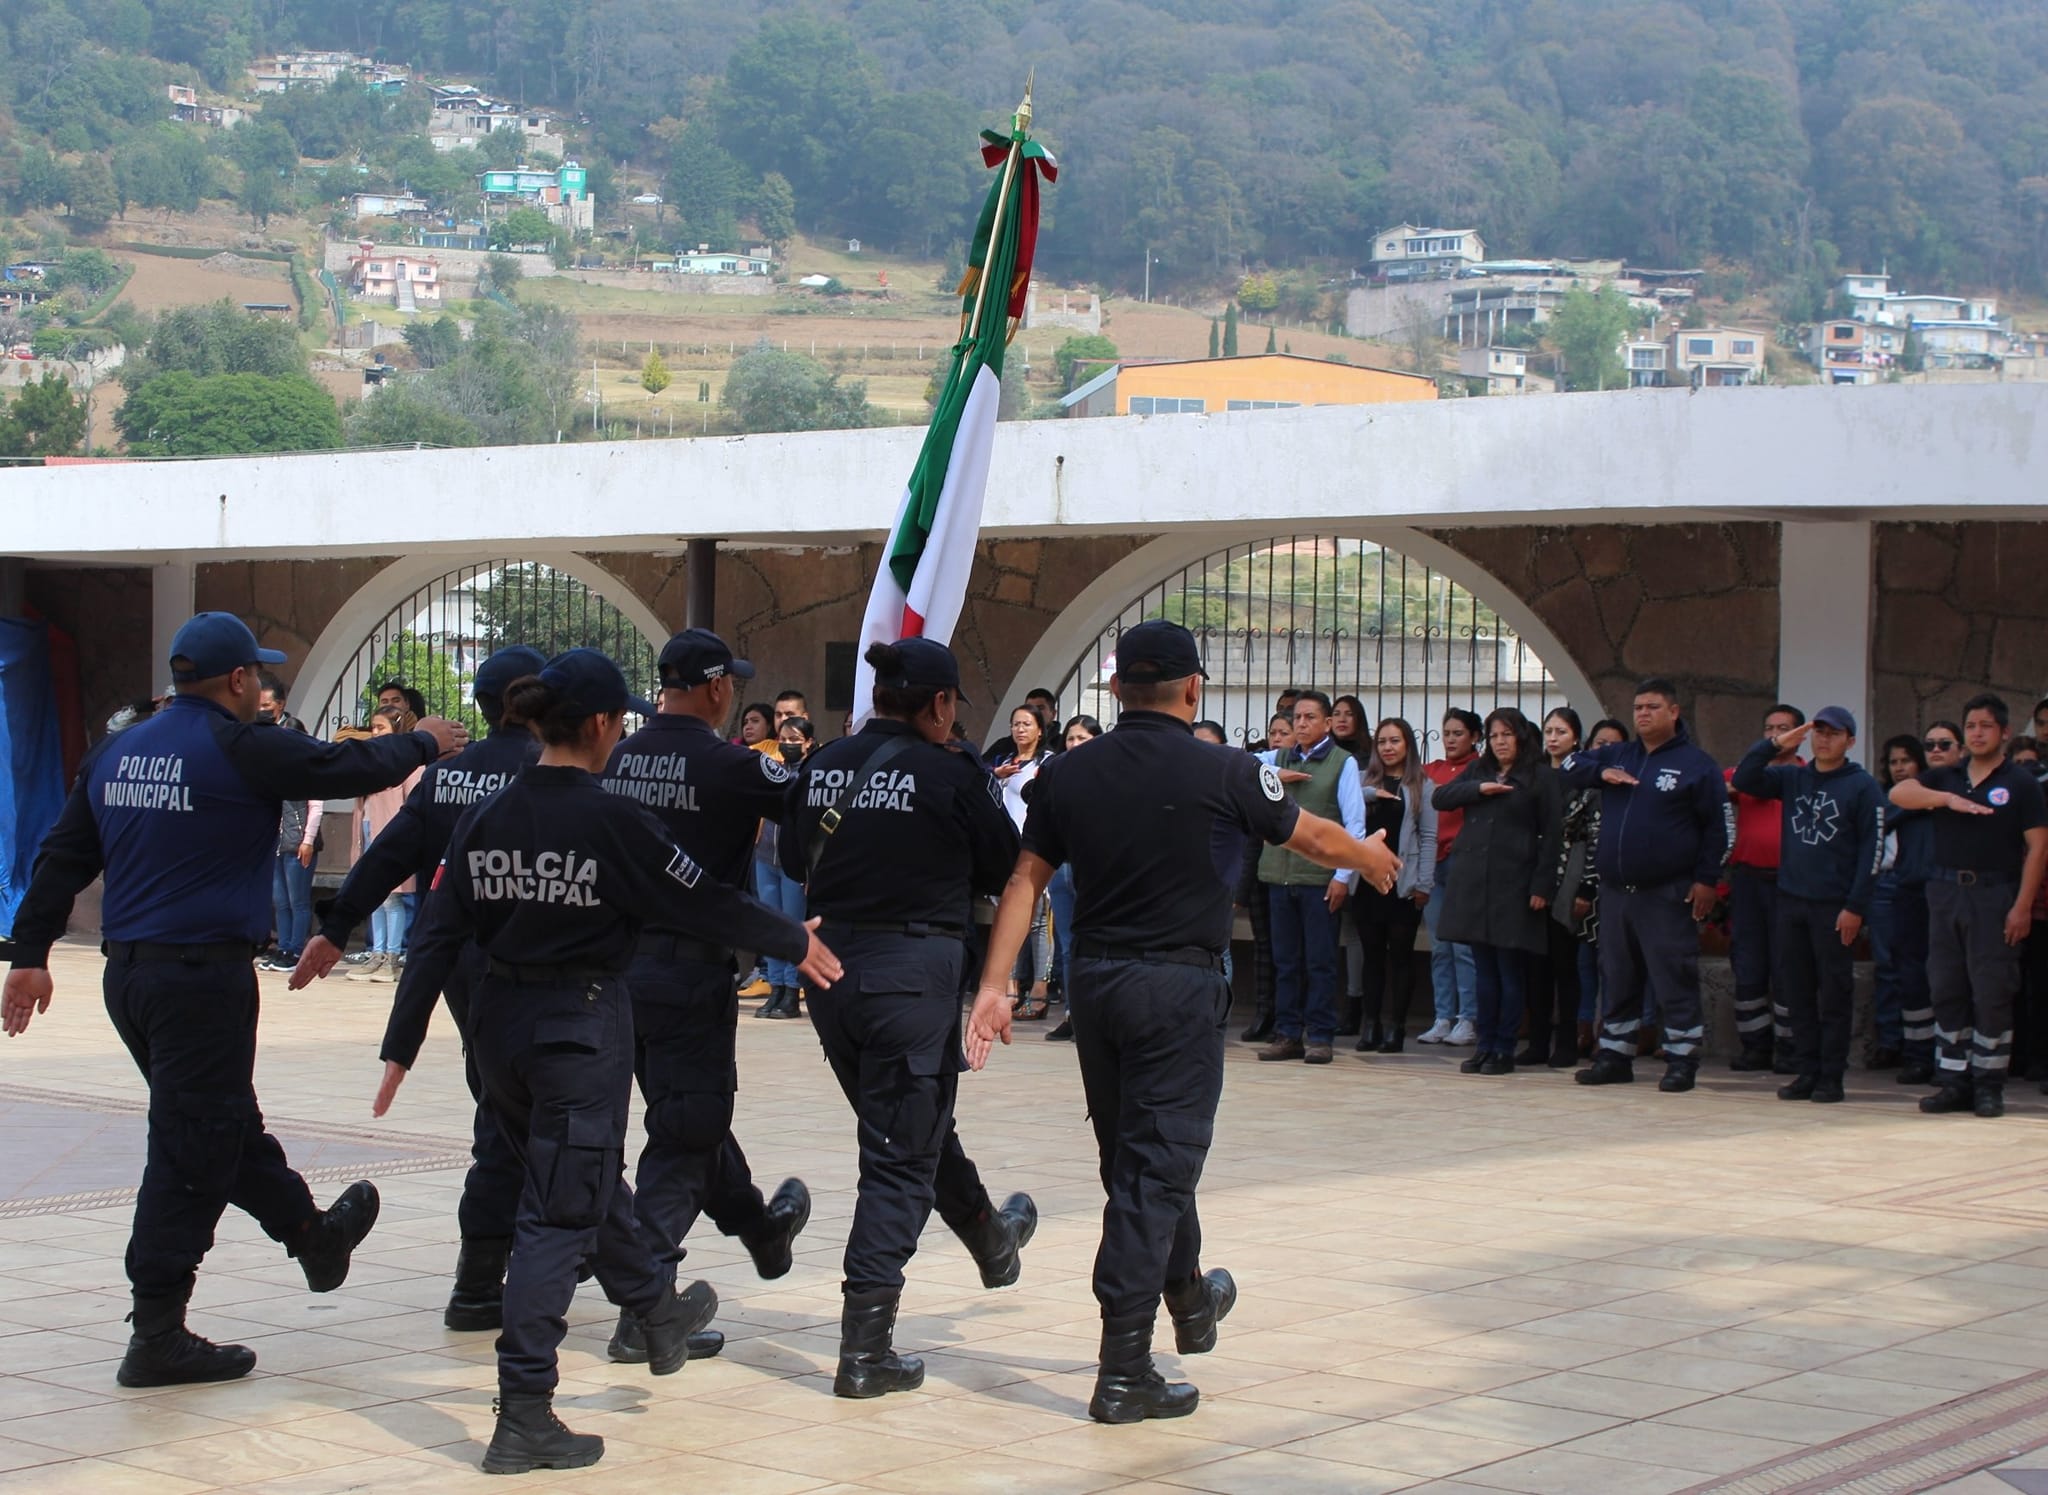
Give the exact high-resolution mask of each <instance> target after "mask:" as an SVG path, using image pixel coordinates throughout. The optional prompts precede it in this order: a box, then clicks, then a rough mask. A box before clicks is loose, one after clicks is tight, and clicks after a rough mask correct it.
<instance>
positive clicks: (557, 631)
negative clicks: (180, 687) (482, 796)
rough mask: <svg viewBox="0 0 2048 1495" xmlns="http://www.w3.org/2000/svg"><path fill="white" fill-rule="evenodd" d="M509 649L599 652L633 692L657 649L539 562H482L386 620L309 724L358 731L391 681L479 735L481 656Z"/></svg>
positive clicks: (600, 600)
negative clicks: (475, 692)
mask: <svg viewBox="0 0 2048 1495" xmlns="http://www.w3.org/2000/svg"><path fill="white" fill-rule="evenodd" d="M514 643H519V644H531V645H532V646H533V647H534V648H536V649H538V650H540V652H541V653H542V654H544V655H553V654H559V653H560V652H561V651H562V650H564V649H573V648H579V647H583V648H592V649H601V650H603V651H604V652H605V653H606V654H609V655H610V656H611V657H612V658H613V659H615V660H617V661H618V662H619V667H620V668H621V669H623V670H624V671H625V672H626V678H627V679H628V680H629V681H631V682H632V684H633V687H634V689H635V690H646V689H649V688H651V687H652V685H653V683H654V676H655V659H656V652H657V651H656V646H655V645H653V644H652V643H650V642H649V641H648V640H647V638H646V636H645V635H644V634H642V633H641V631H640V629H639V627H638V626H637V625H635V624H634V622H633V621H632V620H631V619H630V618H628V617H627V616H626V615H625V614H624V613H622V612H620V611H619V609H618V608H617V607H615V606H614V605H613V604H612V603H610V602H608V601H606V600H605V598H604V596H603V594H601V593H599V592H596V591H593V590H592V589H591V588H589V587H588V586H585V585H584V584H583V583H582V582H581V581H579V580H577V579H576V578H575V577H573V576H571V575H569V574H568V573H566V572H562V571H557V570H555V569H554V568H553V567H550V566H546V565H542V564H541V563H539V562H537V561H517V560H501V561H479V562H478V563H477V564H475V565H472V566H462V567H459V568H457V569H456V570H453V571H450V572H448V573H447V574H446V575H445V576H439V577H436V578H435V579H434V580H433V581H430V582H428V583H427V584H426V585H425V586H423V587H421V588H420V589H419V590H418V591H416V592H414V593H413V594H412V595H411V596H409V597H407V598H406V599H405V600H404V601H402V602H400V603H399V604H398V605H397V606H396V607H394V608H392V609H391V611H390V612H388V613H386V614H385V615H384V618H383V620H382V621H381V622H379V623H378V624H377V626H376V627H375V628H373V629H371V630H370V632H369V634H368V636H367V637H365V638H364V639H363V642H362V644H361V646H360V647H358V648H357V650H356V652H355V654H354V656H353V657H351V658H350V659H349V661H348V663H347V664H345V665H344V666H343V667H342V671H341V676H340V678H339V679H338V680H337V681H336V683H335V686H334V689H333V690H332V692H330V693H329V695H328V698H327V700H326V703H325V704H324V705H323V707H322V708H321V713H320V716H319V718H318V720H317V721H312V720H309V721H308V723H307V725H308V726H310V727H311V728H312V729H313V730H314V731H315V732H318V733H320V734H321V735H322V736H332V735H333V734H334V733H335V731H336V730H338V729H340V728H342V727H349V726H360V725H362V724H363V723H364V722H365V721H367V720H368V718H369V715H370V713H371V712H372V711H374V710H375V709H376V705H377V692H378V690H379V689H380V688H382V687H383V686H384V685H385V684H387V683H389V682H393V681H396V682H397V683H399V684H401V685H405V686H409V687H411V688H412V689H414V690H417V691H418V692H419V693H420V694H421V695H422V696H423V697H425V698H426V703H427V710H428V711H429V712H431V713H433V714H435V715H439V716H450V717H456V718H458V719H461V720H463V721H466V722H468V724H469V725H470V728H471V730H476V729H477V728H478V727H479V725H480V722H479V720H478V718H477V715H476V710H475V707H474V705H473V704H472V702H471V695H470V680H471V678H472V677H473V676H474V675H475V673H476V667H477V665H478V664H479V663H480V662H481V661H482V660H483V658H484V656H485V655H487V654H489V653H490V652H491V651H492V650H493V649H496V648H499V647H501V646H502V645H505V644H514Z"/></svg>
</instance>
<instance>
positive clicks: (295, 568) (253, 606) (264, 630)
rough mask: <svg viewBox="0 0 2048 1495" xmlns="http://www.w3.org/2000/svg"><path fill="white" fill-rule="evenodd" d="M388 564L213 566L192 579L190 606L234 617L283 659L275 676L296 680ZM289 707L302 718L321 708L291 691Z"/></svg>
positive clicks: (374, 559)
mask: <svg viewBox="0 0 2048 1495" xmlns="http://www.w3.org/2000/svg"><path fill="white" fill-rule="evenodd" d="M392 559H393V557H391V556H358V557H354V558H351V559H348V560H334V561H220V562H215V563H213V564H210V565H204V566H201V567H199V568H198V570H197V571H196V573H195V574H194V576H193V579H192V593H193V601H194V605H195V607H196V609H197V611H199V612H227V613H233V614H235V616H237V617H239V618H241V619H242V620H243V621H244V622H245V623H247V624H248V625H249V627H250V628H251V629H253V630H254V631H255V634H256V642H258V643H259V644H261V645H263V647H265V648H266V649H282V650H283V651H284V652H285V655H286V656H287V657H286V660H285V663H284V664H282V665H280V666H279V667H278V674H280V675H281V676H283V677H284V679H285V680H286V681H288V682H290V681H296V680H297V679H298V672H299V667H300V666H301V665H303V664H304V663H305V662H306V655H307V653H308V651H310V650H311V649H312V647H313V644H314V642H315V640H317V639H318V638H319V637H320V633H321V630H322V629H324V628H325V627H326V626H327V624H328V622H329V621H330V620H331V619H332V618H333V617H334V615H335V614H336V613H337V612H339V611H340V610H341V608H342V605H343V604H344V603H346V602H347V601H348V600H349V598H351V597H353V596H354V595H355V594H356V593H357V592H359V591H360V590H362V588H363V586H364V585H365V584H366V583H367V582H368V581H369V580H370V578H371V577H373V576H375V575H376V574H377V573H378V572H379V571H382V570H383V569H384V568H385V567H386V566H388V565H390V564H391V562H392ZM291 703H292V708H293V710H294V711H296V712H297V713H298V714H299V715H301V716H304V715H306V714H307V712H308V711H309V710H311V711H318V710H319V709H320V706H321V703H320V702H318V701H303V700H301V699H299V696H298V694H297V693H296V692H294V693H293V695H292V697H291Z"/></svg>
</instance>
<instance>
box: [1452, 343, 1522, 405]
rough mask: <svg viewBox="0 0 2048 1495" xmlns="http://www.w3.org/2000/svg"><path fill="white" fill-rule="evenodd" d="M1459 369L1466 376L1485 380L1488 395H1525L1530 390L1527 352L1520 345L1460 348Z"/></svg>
mask: <svg viewBox="0 0 2048 1495" xmlns="http://www.w3.org/2000/svg"><path fill="white" fill-rule="evenodd" d="M1458 372H1459V373H1460V374H1463V375H1464V376H1465V377H1466V378H1467V379H1484V380H1485V381H1486V392H1487V393H1488V394H1490V395H1518V394H1526V393H1527V392H1528V389H1529V355H1528V353H1526V352H1525V351H1524V350H1522V349H1520V348H1460V349H1459V350H1458Z"/></svg>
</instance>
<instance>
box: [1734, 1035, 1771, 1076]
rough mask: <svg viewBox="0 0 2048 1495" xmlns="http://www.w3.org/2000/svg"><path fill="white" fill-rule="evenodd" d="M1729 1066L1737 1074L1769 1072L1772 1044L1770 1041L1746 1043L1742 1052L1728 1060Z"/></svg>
mask: <svg viewBox="0 0 2048 1495" xmlns="http://www.w3.org/2000/svg"><path fill="white" fill-rule="evenodd" d="M1728 1067H1729V1068H1730V1069H1732V1070H1734V1071H1735V1072H1736V1073H1737V1074H1768V1073H1769V1072H1770V1069H1771V1045H1770V1043H1769V1041H1768V1040H1766V1041H1765V1042H1763V1043H1745V1044H1744V1045H1743V1046H1742V1052H1741V1053H1739V1054H1737V1055H1736V1056H1735V1057H1734V1058H1733V1059H1730V1060H1729V1061H1728Z"/></svg>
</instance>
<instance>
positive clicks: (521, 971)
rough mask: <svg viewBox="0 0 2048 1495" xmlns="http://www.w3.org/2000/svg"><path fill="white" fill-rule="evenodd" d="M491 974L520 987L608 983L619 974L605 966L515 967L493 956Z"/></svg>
mask: <svg viewBox="0 0 2048 1495" xmlns="http://www.w3.org/2000/svg"><path fill="white" fill-rule="evenodd" d="M491 974H492V975H493V976H495V977H497V978H498V979H499V980H500V981H512V982H516V983H517V984H519V985H520V986H578V985H581V984H583V983H585V982H590V981H608V980H610V979H612V978H613V977H615V976H617V975H618V974H619V973H618V972H617V971H614V970H608V969H606V968H605V967H603V966H587V965H560V966H529V965H514V964H513V963H512V962H511V961H509V960H500V959H498V957H497V956H495V955H493V956H492V957H491Z"/></svg>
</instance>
